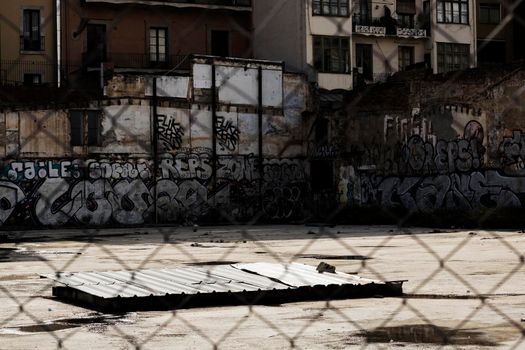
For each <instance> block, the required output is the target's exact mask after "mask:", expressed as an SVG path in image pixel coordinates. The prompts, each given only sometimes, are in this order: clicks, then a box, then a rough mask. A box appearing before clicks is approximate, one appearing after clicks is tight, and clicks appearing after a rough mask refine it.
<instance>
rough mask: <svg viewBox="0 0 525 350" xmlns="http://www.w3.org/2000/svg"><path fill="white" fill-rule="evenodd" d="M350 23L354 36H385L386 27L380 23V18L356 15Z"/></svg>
mask: <svg viewBox="0 0 525 350" xmlns="http://www.w3.org/2000/svg"><path fill="white" fill-rule="evenodd" d="M352 23H353V28H354V33H356V34H362V35H373V36H386V26H384V25H383V24H382V23H381V19H380V18H376V17H366V16H362V15H359V14H356V15H354V16H353V22H352Z"/></svg>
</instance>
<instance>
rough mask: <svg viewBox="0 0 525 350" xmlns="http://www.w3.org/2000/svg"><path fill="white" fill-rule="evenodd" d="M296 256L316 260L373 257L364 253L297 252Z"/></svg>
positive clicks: (366, 258) (364, 258)
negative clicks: (327, 253)
mask: <svg viewBox="0 0 525 350" xmlns="http://www.w3.org/2000/svg"><path fill="white" fill-rule="evenodd" d="M295 257H297V258H302V259H316V260H370V259H373V258H371V257H368V256H364V255H321V254H299V255H296V256H295Z"/></svg>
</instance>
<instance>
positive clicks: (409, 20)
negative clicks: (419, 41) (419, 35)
mask: <svg viewBox="0 0 525 350" xmlns="http://www.w3.org/2000/svg"><path fill="white" fill-rule="evenodd" d="M397 23H398V24H399V26H400V27H401V28H414V15H411V14H405V13H398V14H397Z"/></svg>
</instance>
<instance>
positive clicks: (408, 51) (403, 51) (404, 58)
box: [398, 46, 414, 71]
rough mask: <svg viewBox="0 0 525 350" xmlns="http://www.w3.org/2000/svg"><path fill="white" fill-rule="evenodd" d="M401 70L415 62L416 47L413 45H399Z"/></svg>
mask: <svg viewBox="0 0 525 350" xmlns="http://www.w3.org/2000/svg"><path fill="white" fill-rule="evenodd" d="M398 54H399V58H398V62H399V70H400V71H403V70H405V69H406V68H407V67H408V66H410V65H413V64H414V48H413V47H412V46H399V49H398Z"/></svg>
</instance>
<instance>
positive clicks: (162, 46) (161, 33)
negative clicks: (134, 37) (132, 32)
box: [149, 27, 167, 62]
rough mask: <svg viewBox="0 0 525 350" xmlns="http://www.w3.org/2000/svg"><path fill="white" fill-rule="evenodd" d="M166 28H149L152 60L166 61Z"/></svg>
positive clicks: (150, 57)
mask: <svg viewBox="0 0 525 350" xmlns="http://www.w3.org/2000/svg"><path fill="white" fill-rule="evenodd" d="M166 33H167V30H166V28H157V27H151V28H150V29H149V59H150V61H151V62H166V53H167V50H166Z"/></svg>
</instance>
